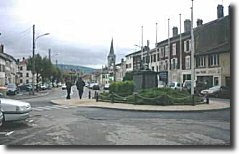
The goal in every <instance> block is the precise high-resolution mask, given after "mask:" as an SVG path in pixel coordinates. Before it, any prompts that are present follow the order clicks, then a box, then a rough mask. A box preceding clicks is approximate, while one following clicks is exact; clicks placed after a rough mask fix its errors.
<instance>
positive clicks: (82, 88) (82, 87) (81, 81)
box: [76, 77, 85, 99]
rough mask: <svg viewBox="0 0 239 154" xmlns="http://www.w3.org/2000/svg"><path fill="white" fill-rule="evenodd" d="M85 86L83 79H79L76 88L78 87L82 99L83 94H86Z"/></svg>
mask: <svg viewBox="0 0 239 154" xmlns="http://www.w3.org/2000/svg"><path fill="white" fill-rule="evenodd" d="M84 86H85V82H84V81H83V80H82V78H81V77H79V78H78V80H77V82H76V87H77V90H78V93H79V97H80V99H81V98H82V94H83V92H84Z"/></svg>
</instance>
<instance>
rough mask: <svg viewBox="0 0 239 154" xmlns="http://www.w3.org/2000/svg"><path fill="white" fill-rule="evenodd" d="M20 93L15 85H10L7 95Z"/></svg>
mask: <svg viewBox="0 0 239 154" xmlns="http://www.w3.org/2000/svg"><path fill="white" fill-rule="evenodd" d="M18 92H19V90H18V88H17V86H16V84H15V83H9V84H8V85H7V95H16V94H17V93H18Z"/></svg>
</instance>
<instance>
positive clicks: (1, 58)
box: [0, 44, 32, 86]
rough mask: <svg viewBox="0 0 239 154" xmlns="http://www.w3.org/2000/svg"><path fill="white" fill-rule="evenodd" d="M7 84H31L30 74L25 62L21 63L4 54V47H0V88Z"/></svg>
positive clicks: (24, 60) (23, 60)
mask: <svg viewBox="0 0 239 154" xmlns="http://www.w3.org/2000/svg"><path fill="white" fill-rule="evenodd" d="M9 83H15V84H17V85H19V84H26V83H32V72H31V71H30V70H28V69H27V60H26V59H25V58H23V59H22V60H21V61H20V60H19V59H15V58H14V57H13V56H11V55H9V54H7V53H5V52H4V45H2V44H1V45H0V86H5V85H7V84H9Z"/></svg>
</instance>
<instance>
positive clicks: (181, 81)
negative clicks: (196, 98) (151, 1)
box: [179, 13, 183, 90]
mask: <svg viewBox="0 0 239 154" xmlns="http://www.w3.org/2000/svg"><path fill="white" fill-rule="evenodd" d="M179 22H180V23H179V31H180V35H179V40H180V41H179V44H180V45H179V54H180V59H179V61H180V64H179V70H180V78H179V79H180V81H179V82H180V90H182V88H183V85H182V83H183V80H182V60H183V58H182V31H181V29H182V27H181V13H180V14H179Z"/></svg>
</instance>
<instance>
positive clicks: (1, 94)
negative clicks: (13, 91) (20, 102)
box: [0, 86, 7, 97]
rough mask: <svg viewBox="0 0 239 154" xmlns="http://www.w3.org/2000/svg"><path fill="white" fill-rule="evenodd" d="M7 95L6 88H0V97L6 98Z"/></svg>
mask: <svg viewBox="0 0 239 154" xmlns="http://www.w3.org/2000/svg"><path fill="white" fill-rule="evenodd" d="M6 95H7V87H4V86H0V97H6Z"/></svg>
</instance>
